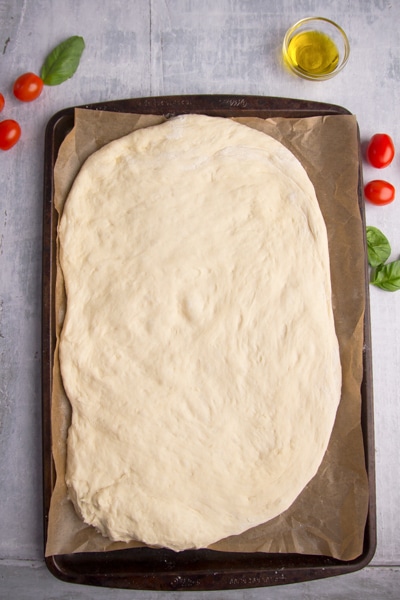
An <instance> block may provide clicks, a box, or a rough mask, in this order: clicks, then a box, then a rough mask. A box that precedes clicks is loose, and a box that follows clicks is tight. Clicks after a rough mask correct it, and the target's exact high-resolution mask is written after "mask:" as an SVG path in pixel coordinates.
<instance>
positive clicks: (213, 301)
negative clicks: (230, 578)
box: [59, 115, 341, 550]
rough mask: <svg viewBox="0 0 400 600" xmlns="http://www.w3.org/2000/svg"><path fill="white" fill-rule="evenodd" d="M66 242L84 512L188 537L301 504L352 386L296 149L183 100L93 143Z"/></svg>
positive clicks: (317, 217)
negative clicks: (346, 378)
mask: <svg viewBox="0 0 400 600" xmlns="http://www.w3.org/2000/svg"><path fill="white" fill-rule="evenodd" d="M59 241H60V264H61V267H62V271H63V275H64V278H65V287H66V293H67V312H66V316H65V321H64V325H63V329H62V333H61V339H60V367H61V373H62V378H63V382H64V386H65V389H66V392H67V395H68V398H69V400H70V402H71V405H72V409H73V411H72V423H71V427H70V429H69V435H68V448H67V451H68V454H67V473H66V482H67V486H68V489H69V493H70V497H71V499H72V500H73V502H74V505H75V507H76V509H77V511H78V512H79V514H80V515H81V516H82V518H83V519H84V521H85V522H86V523H88V524H91V525H93V526H94V527H96V528H97V529H98V530H99V531H100V532H101V533H102V534H103V535H105V536H107V537H109V538H110V539H111V540H122V541H128V540H131V539H136V540H140V541H142V542H144V543H146V544H149V545H155V546H165V547H169V548H173V549H174V550H182V549H185V548H199V547H205V546H208V545H210V544H212V543H213V542H216V541H218V540H220V539H222V538H224V537H227V536H230V535H233V534H239V533H241V532H243V531H245V530H247V529H249V528H251V527H253V526H255V525H258V524H260V523H263V522H266V521H267V520H269V519H271V518H273V517H275V516H276V515H278V514H280V513H281V512H282V511H284V510H285V509H287V508H288V507H289V506H290V505H291V504H292V502H293V501H294V500H295V498H296V497H297V496H298V494H299V493H300V492H301V491H302V489H303V488H304V487H305V486H306V485H307V483H308V482H309V481H310V479H311V478H312V477H313V476H314V475H315V473H316V471H317V469H318V467H319V465H320V463H321V460H322V458H323V456H324V453H325V450H326V447H327V444H328V441H329V438H330V434H331V431H332V427H333V424H334V419H335V414H336V409H337V406H338V403H339V400H340V392H341V368H340V361H339V350H338V342H337V338H336V334H335V329H334V320H333V313H332V305H331V284H330V269H329V255H328V243H327V235H326V229H325V224H324V221H323V218H322V215H321V212H320V209H319V205H318V201H317V199H316V196H315V192H314V188H313V186H312V184H311V182H310V180H309V178H308V176H307V174H306V172H305V170H304V169H303V167H302V166H301V164H300V163H299V162H298V160H297V159H296V158H295V157H294V156H293V155H292V154H291V153H290V152H289V151H288V150H287V149H286V148H285V147H284V146H283V145H282V144H280V143H279V142H277V141H275V140H274V139H273V138H271V137H269V136H267V135H265V134H264V133H262V132H259V131H255V130H253V129H251V128H249V127H247V126H245V125H242V124H238V123H236V122H233V121H231V120H229V119H224V118H218V117H207V116H200V115H186V116H181V117H176V118H173V119H170V120H169V121H167V122H166V123H164V124H162V125H157V126H155V127H150V128H147V129H141V130H138V131H136V132H133V133H132V134H130V135H128V136H125V137H123V138H121V139H119V140H116V141H114V142H112V143H110V144H108V145H107V146H105V147H104V148H102V149H101V150H99V151H98V152H96V153H94V154H93V155H92V156H91V157H90V158H89V159H88V160H87V161H86V163H85V164H84V166H83V167H82V169H81V171H80V173H79V175H78V176H77V178H76V180H75V182H74V185H73V188H72V190H71V192H70V195H69V197H68V199H67V202H66V205H65V209H64V212H63V215H62V218H61V221H60V225H59Z"/></svg>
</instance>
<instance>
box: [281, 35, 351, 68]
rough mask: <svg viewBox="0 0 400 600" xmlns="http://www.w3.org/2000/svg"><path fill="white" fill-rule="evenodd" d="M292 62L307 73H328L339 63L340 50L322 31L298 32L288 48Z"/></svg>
mask: <svg viewBox="0 0 400 600" xmlns="http://www.w3.org/2000/svg"><path fill="white" fill-rule="evenodd" d="M287 54H288V57H287V58H288V60H289V61H290V63H291V64H292V65H293V66H294V67H295V68H297V69H299V70H300V71H302V72H303V73H304V74H305V75H327V74H328V73H332V72H333V71H334V70H335V69H336V68H337V66H338V64H339V50H338V48H337V46H336V44H335V43H334V42H333V40H331V38H330V37H329V36H328V35H326V34H325V33H322V32H321V31H305V32H303V33H297V34H296V35H294V36H293V38H292V39H291V40H290V42H289V45H288V48H287Z"/></svg>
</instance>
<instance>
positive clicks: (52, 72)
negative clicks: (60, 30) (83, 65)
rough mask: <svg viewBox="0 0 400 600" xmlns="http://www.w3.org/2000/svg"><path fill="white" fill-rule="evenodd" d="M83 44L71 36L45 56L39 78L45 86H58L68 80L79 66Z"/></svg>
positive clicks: (80, 40) (81, 39)
mask: <svg viewBox="0 0 400 600" xmlns="http://www.w3.org/2000/svg"><path fill="white" fill-rule="evenodd" d="M84 49H85V42H84V40H83V38H82V37H80V36H78V35H73V36H72V37H70V38H68V39H66V40H64V41H63V42H61V44H59V45H58V46H56V47H55V48H54V50H52V51H51V52H50V54H49V55H48V56H47V58H46V60H45V62H44V64H43V66H42V69H41V71H40V77H41V78H42V79H43V83H44V84H45V85H59V84H60V83H63V82H64V81H66V80H67V79H70V77H72V75H73V74H74V73H75V71H76V70H77V68H78V66H79V61H80V59H81V56H82V52H83V51H84Z"/></svg>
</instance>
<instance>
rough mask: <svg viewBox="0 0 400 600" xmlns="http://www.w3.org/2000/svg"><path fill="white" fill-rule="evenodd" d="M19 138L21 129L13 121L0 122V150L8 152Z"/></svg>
mask: <svg viewBox="0 0 400 600" xmlns="http://www.w3.org/2000/svg"><path fill="white" fill-rule="evenodd" d="M20 137H21V127H20V126H19V124H18V123H17V121H14V120H13V119H6V120H5V121H0V149H1V150H9V149H10V148H12V147H13V146H14V145H15V144H16V143H17V142H18V140H19V138H20Z"/></svg>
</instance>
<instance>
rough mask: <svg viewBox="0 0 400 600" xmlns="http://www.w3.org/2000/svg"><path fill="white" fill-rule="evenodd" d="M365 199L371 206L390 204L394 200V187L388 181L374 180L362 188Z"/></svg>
mask: <svg viewBox="0 0 400 600" xmlns="http://www.w3.org/2000/svg"><path fill="white" fill-rule="evenodd" d="M364 194H365V197H366V198H367V199H368V200H369V201H370V202H372V204H378V205H380V206H381V205H383V204H390V202H393V200H394V198H395V189H394V186H393V185H392V184H391V183H389V182H388V181H383V179H374V180H373V181H370V182H369V183H367V185H366V186H365V188H364Z"/></svg>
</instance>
